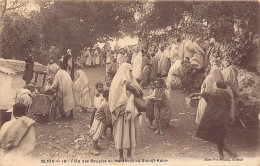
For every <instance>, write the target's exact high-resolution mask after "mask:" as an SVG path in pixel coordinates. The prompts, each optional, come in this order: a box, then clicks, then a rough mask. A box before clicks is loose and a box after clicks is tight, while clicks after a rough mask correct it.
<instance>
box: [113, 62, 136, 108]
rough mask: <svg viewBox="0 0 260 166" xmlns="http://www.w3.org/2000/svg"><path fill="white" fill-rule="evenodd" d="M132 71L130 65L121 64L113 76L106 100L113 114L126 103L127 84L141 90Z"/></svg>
mask: <svg viewBox="0 0 260 166" xmlns="http://www.w3.org/2000/svg"><path fill="white" fill-rule="evenodd" d="M132 69H133V67H132V65H131V64H129V63H123V64H122V65H121V66H120V67H119V69H118V71H117V73H116V75H115V76H114V78H113V80H112V83H111V86H110V92H109V98H108V102H109V110H110V112H114V111H115V109H116V108H118V107H119V106H120V105H122V104H124V103H125V102H126V101H127V99H128V96H127V94H126V86H127V84H128V83H130V84H132V85H133V86H134V87H136V88H139V89H141V87H140V85H139V84H138V83H137V81H136V80H135V79H134V77H133V75H132V73H131V71H132Z"/></svg>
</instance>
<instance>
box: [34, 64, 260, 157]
mask: <svg viewBox="0 0 260 166" xmlns="http://www.w3.org/2000/svg"><path fill="white" fill-rule="evenodd" d="M84 71H85V73H86V74H87V76H88V77H89V79H90V86H91V92H92V94H93V92H94V90H95V83H96V82H97V81H100V80H101V81H104V78H105V67H96V68H86V69H84ZM147 91H148V90H147V89H146V90H145V94H147ZM186 96H187V95H186V94H183V93H181V92H180V91H174V92H172V93H171V107H172V113H173V115H172V120H171V122H170V127H168V128H164V129H163V131H164V133H165V135H163V136H162V135H156V134H154V130H151V129H149V128H148V121H147V118H146V117H145V114H144V115H143V117H142V126H141V128H142V129H141V130H142V132H141V140H140V145H139V147H138V148H137V149H135V152H134V153H133V156H132V157H133V159H167V158H183V159H186V158H196V159H204V158H213V157H219V156H218V152H217V148H216V146H215V145H214V144H212V143H209V142H206V141H203V140H200V139H198V138H196V137H195V133H196V129H197V124H196V123H195V113H196V108H191V107H187V106H186V105H185V102H184V100H185V97H186ZM90 115H91V113H90V112H86V113H83V112H80V111H74V118H73V119H71V120H62V119H55V122H54V123H53V124H48V123H37V125H36V140H37V144H36V148H35V150H34V153H33V155H34V156H35V157H37V158H40V159H60V160H62V159H107V160H109V159H111V160H114V159H118V152H117V150H116V149H115V148H114V147H113V140H112V139H111V138H107V139H105V140H101V141H100V142H99V144H100V145H101V146H102V147H103V149H102V150H101V152H100V154H99V155H92V154H91V153H90V151H91V149H92V139H91V137H90V136H89V130H90V129H89V122H90ZM109 133H110V130H109ZM109 133H108V135H109ZM259 141H260V139H259V128H254V129H249V130H243V129H242V128H241V127H240V126H235V127H230V128H229V129H228V134H227V137H226V144H227V146H228V147H230V148H231V149H232V150H233V151H235V152H236V153H237V154H238V157H239V158H242V157H249V158H251V157H257V156H258V155H259V154H260V153H259V152H260V150H259Z"/></svg>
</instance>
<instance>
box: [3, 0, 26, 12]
mask: <svg viewBox="0 0 260 166" xmlns="http://www.w3.org/2000/svg"><path fill="white" fill-rule="evenodd" d="M17 1H19V0H16V1H15V2H17ZM15 2H14V3H15ZM28 2H29V0H26V1H24V2H21V3H20V4H19V5H17V6H12V7H10V8H7V9H6V10H14V9H18V8H20V7H23V6H24V5H26V4H27V3H28ZM17 3H18V2H17ZM13 5H15V4H13Z"/></svg>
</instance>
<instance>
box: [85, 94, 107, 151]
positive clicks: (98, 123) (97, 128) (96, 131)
mask: <svg viewBox="0 0 260 166" xmlns="http://www.w3.org/2000/svg"><path fill="white" fill-rule="evenodd" d="M108 95H109V91H108V90H106V91H105V92H104V100H102V102H101V104H100V107H99V108H97V110H96V113H95V117H94V121H93V125H92V127H91V129H90V134H91V135H93V149H94V151H93V153H95V154H99V152H98V151H97V150H100V149H101V147H100V146H99V145H98V140H99V139H100V138H101V136H102V133H103V131H104V130H103V128H104V126H105V124H106V123H107V121H108V112H110V111H109V107H108Z"/></svg>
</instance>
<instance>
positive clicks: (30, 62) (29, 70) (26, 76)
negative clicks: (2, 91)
mask: <svg viewBox="0 0 260 166" xmlns="http://www.w3.org/2000/svg"><path fill="white" fill-rule="evenodd" d="M24 61H25V63H26V64H25V71H24V73H23V80H24V81H25V84H26V85H27V84H29V83H30V82H31V80H32V78H33V67H34V57H33V56H32V55H31V54H30V55H29V56H28V57H27V58H26V59H25V60H24Z"/></svg>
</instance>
